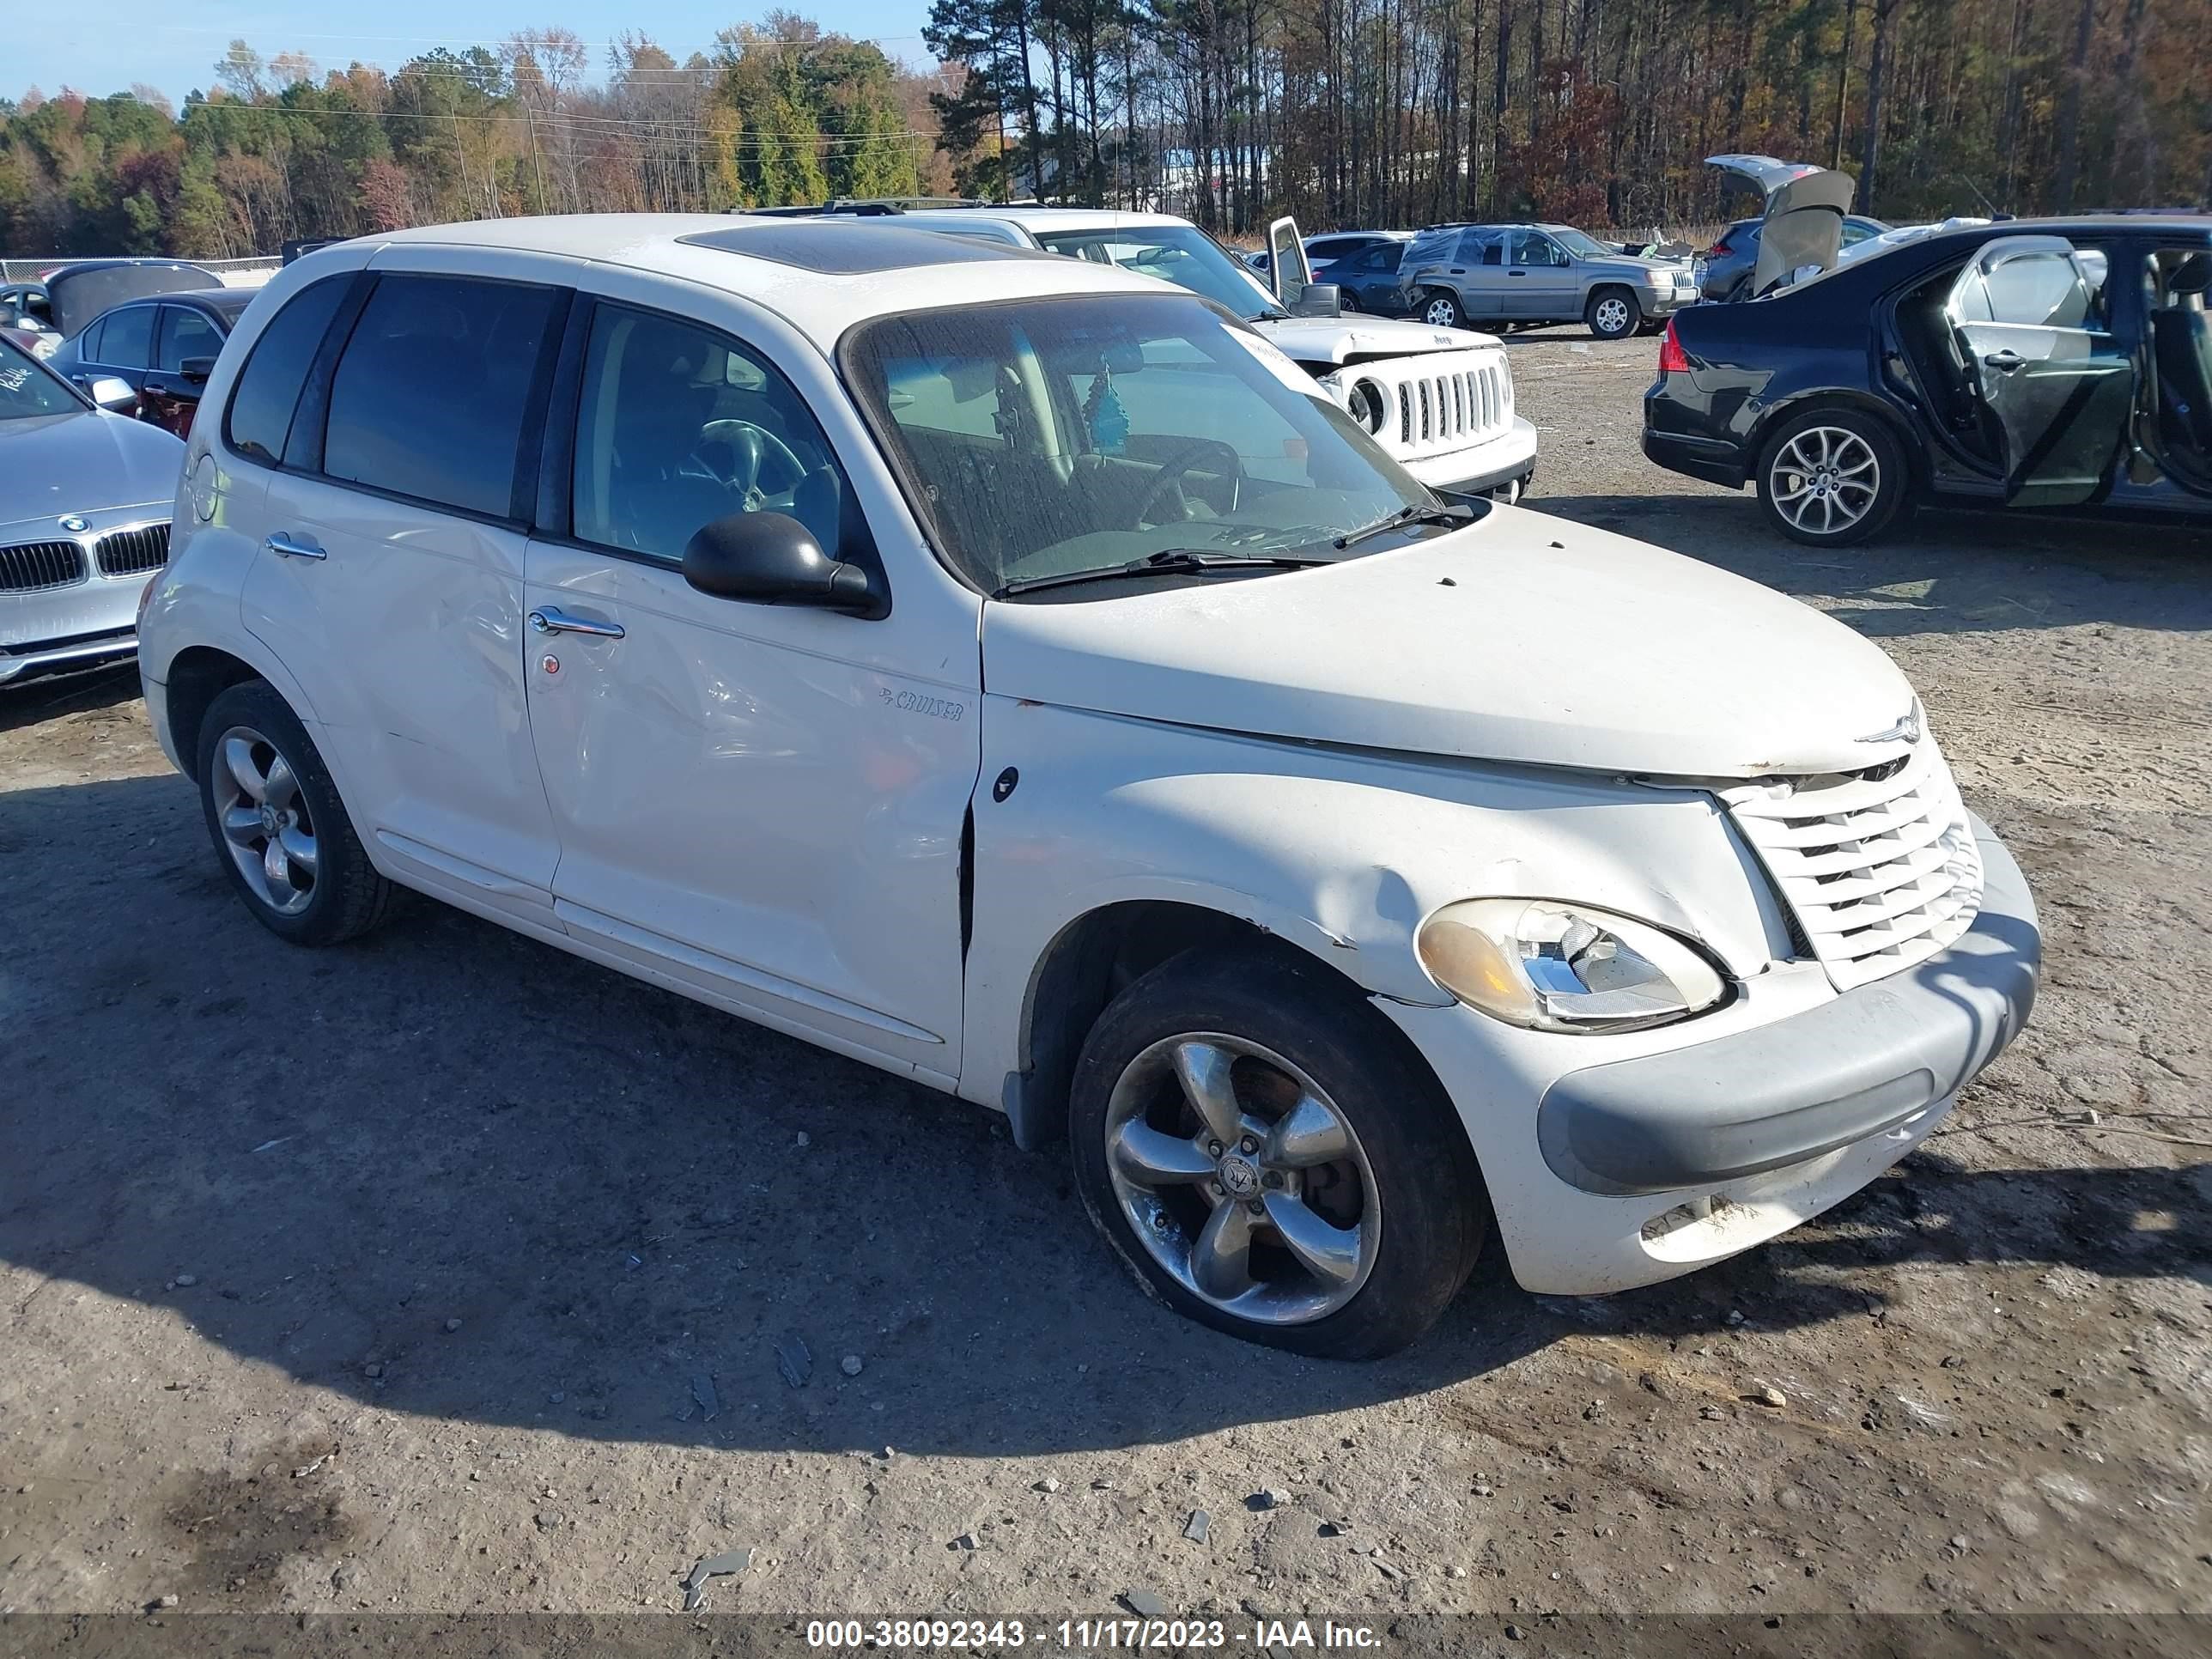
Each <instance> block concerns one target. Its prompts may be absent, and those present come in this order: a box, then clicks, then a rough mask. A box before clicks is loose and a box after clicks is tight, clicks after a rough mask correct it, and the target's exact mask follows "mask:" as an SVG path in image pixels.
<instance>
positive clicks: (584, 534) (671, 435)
mask: <svg viewBox="0 0 2212 1659" xmlns="http://www.w3.org/2000/svg"><path fill="white" fill-rule="evenodd" d="M573 489H574V499H573V508H574V533H575V536H576V538H577V539H578V540H580V541H586V542H592V543H594V544H598V545H599V546H602V547H611V548H619V549H622V550H624V551H627V552H632V553H642V554H647V555H649V556H653V557H654V558H660V559H666V560H669V561H671V562H678V561H680V560H681V559H682V558H683V556H684V545H685V544H687V543H688V542H690V539H691V538H692V537H693V535H694V534H696V532H698V531H699V530H700V529H701V528H702V526H706V525H709V524H712V523H713V522H714V520H717V519H721V518H726V517H728V516H729V515H730V514H731V513H788V514H790V515H791V516H792V517H793V518H794V519H797V520H799V522H800V523H801V524H803V525H805V526H806V527H807V528H808V529H809V530H811V532H814V539H815V540H816V542H817V543H818V544H820V545H821V546H822V548H823V550H825V551H827V552H829V554H830V555H831V556H833V557H834V556H836V552H837V549H838V544H839V540H840V536H839V526H840V525H841V523H842V514H843V510H844V504H845V497H846V486H845V483H844V478H843V476H842V473H840V472H839V471H838V470H837V465H836V461H835V460H834V459H832V457H831V455H830V452H829V441H828V440H827V439H826V438H824V437H823V435H822V428H821V427H820V426H818V425H817V423H816V422H815V419H814V416H813V413H812V411H811V410H809V409H808V408H807V407H806V404H805V401H804V400H803V399H802V398H800V397H799V393H798V392H797V391H796V390H794V389H793V386H791V385H790V383H789V382H788V381H787V380H785V379H784V378H783V376H782V375H781V374H778V373H777V372H776V371H775V369H774V368H770V367H769V365H767V364H766V363H764V362H762V361H761V360H760V359H758V358H757V357H755V356H753V355H752V354H750V352H748V351H746V350H745V349H744V348H743V347H741V346H739V345H738V344H736V343H734V342H732V341H731V340H729V339H727V338H726V337H723V336H721V335H719V334H715V333H713V332H711V331H708V330H706V329H703V328H700V327H698V326H696V325H693V324H690V323H684V322H678V321H677V320H676V319H673V318H668V317H662V316H658V315H655V314H653V313H648V312H637V311H629V310H626V309H623V308H621V307H615V306H610V305H602V306H600V307H599V311H598V313H597V314H596V315H595V316H594V317H593V319H592V337H591V343H590V345H589V347H588V348H587V349H586V353H585V356H584V384H583V392H582V396H581V398H580V402H579V404H578V409H577V416H576V467H575V477H574V485H573Z"/></svg>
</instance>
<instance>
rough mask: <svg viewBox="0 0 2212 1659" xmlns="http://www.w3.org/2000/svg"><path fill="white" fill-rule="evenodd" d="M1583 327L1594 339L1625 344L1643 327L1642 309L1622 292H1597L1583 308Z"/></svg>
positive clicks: (1640, 303)
mask: <svg viewBox="0 0 2212 1659" xmlns="http://www.w3.org/2000/svg"><path fill="white" fill-rule="evenodd" d="M1583 325H1585V326H1586V327H1587V328H1588V329H1589V331H1590V334H1591V336H1592V337H1594V338H1596V339H1600V340H1625V339H1626V338H1627V337H1629V336H1630V335H1632V334H1633V333H1635V332H1636V331H1637V330H1638V329H1639V328H1641V327H1643V326H1644V306H1643V303H1642V301H1639V300H1638V299H1637V297H1636V295H1635V294H1634V293H1633V292H1632V291H1631V290H1630V289H1625V288H1601V289H1598V290H1597V291H1596V292H1595V293H1594V294H1592V295H1590V296H1589V304H1587V305H1585V306H1584V307H1583Z"/></svg>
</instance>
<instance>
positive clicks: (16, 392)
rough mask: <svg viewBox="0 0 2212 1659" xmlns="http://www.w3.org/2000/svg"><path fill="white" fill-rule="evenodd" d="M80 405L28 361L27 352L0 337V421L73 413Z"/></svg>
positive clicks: (55, 381)
mask: <svg viewBox="0 0 2212 1659" xmlns="http://www.w3.org/2000/svg"><path fill="white" fill-rule="evenodd" d="M83 408H84V405H83V404H81V403H79V402H78V401H77V400H76V396H75V394H73V393H72V392H70V389H69V387H68V386H65V385H64V384H63V383H62V382H61V381H60V380H56V379H55V378H54V376H53V375H52V373H50V372H49V371H48V370H46V369H45V368H41V367H40V366H39V365H38V364H37V363H35V362H32V361H31V356H30V354H29V353H28V352H26V351H23V350H21V349H18V348H17V347H16V345H15V343H14V342H13V341H11V340H7V339H0V421H27V420H30V419H32V418H33V416H40V415H74V414H77V413H80V412H81V411H82V410H83Z"/></svg>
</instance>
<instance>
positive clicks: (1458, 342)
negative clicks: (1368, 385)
mask: <svg viewBox="0 0 2212 1659" xmlns="http://www.w3.org/2000/svg"><path fill="white" fill-rule="evenodd" d="M1253 327H1255V329H1257V330H1258V331H1260V332H1261V334H1262V335H1264V336H1266V337H1267V338H1268V339H1269V340H1272V341H1273V342H1274V343H1275V344H1277V345H1278V346H1280V347H1281V348H1282V349H1283V352H1284V354H1285V356H1288V357H1290V358H1291V361H1293V362H1301V363H1333V364H1334V365H1336V366H1337V367H1339V368H1341V367H1343V366H1344V365H1345V364H1346V363H1356V362H1366V361H1368V360H1369V359H1370V358H1376V357H1411V356H1418V355H1419V354H1420V353H1423V352H1429V351H1464V350H1466V349H1468V347H1469V346H1492V345H1496V344H1497V343H1498V337H1497V336H1496V335H1494V334H1475V333H1470V332H1469V331H1468V330H1466V329H1463V328H1462V329H1443V328H1430V327H1428V326H1427V325H1425V324H1422V323H1400V322H1393V321H1392V320H1390V319H1389V318H1387V317H1281V318H1277V317H1263V318H1261V319H1260V320H1259V321H1258V322H1256V323H1255V324H1254V325H1253Z"/></svg>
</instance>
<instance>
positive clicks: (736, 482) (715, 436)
mask: <svg viewBox="0 0 2212 1659" xmlns="http://www.w3.org/2000/svg"><path fill="white" fill-rule="evenodd" d="M709 444H721V445H724V446H725V447H727V448H728V450H729V452H730V454H731V457H732V465H731V468H730V471H729V475H728V476H727V477H724V476H723V475H722V474H721V473H720V472H715V473H714V476H715V477H717V478H720V480H721V482H722V483H725V484H726V485H728V486H729V488H731V489H734V490H736V491H737V492H738V494H739V495H743V496H744V498H745V501H746V504H747V505H748V506H750V505H751V503H752V501H753V498H754V497H755V496H756V495H781V494H783V493H784V492H785V491H787V490H792V489H798V488H799V480H800V479H802V478H804V477H805V476H806V464H805V462H804V461H802V460H800V459H799V457H798V456H796V455H794V454H793V453H791V446H790V445H788V444H787V443H786V442H784V441H783V440H782V439H781V438H779V437H777V436H776V435H775V433H773V432H771V431H769V429H768V428H766V427H764V426H755V425H754V424H753V423H752V422H750V421H709V422H707V424H706V425H704V426H702V427H701V428H699V447H700V448H701V449H704V448H706V447H708V445H709ZM769 461H773V462H774V463H775V465H777V466H778V467H779V468H781V470H782V471H783V473H784V480H783V482H782V483H781V484H779V485H778V486H777V487H776V488H775V489H773V490H763V489H762V488H761V469H762V466H763V464H764V463H767V462H769ZM699 464H700V465H702V466H704V467H706V468H707V469H708V471H710V472H713V471H714V467H713V465H712V464H711V463H709V462H708V461H707V460H706V459H705V458H704V457H701V458H700V460H699Z"/></svg>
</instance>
